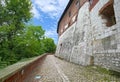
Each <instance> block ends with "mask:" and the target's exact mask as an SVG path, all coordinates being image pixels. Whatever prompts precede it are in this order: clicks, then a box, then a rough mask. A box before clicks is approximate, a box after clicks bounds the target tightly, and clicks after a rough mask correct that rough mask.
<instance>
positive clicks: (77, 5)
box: [75, 0, 80, 8]
mask: <svg viewBox="0 0 120 82" xmlns="http://www.w3.org/2000/svg"><path fill="white" fill-rule="evenodd" d="M75 4H76V7H77V8H79V6H80V3H79V1H78V0H77V1H76V3H75Z"/></svg>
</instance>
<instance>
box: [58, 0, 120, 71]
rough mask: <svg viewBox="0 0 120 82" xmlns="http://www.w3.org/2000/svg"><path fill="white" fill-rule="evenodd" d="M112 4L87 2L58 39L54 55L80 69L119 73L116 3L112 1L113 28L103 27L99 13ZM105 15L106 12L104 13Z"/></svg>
mask: <svg viewBox="0 0 120 82" xmlns="http://www.w3.org/2000/svg"><path fill="white" fill-rule="evenodd" d="M111 1H113V0H99V1H98V3H97V4H96V5H95V6H94V8H93V9H92V10H91V11H89V6H90V5H89V2H86V3H85V4H84V5H83V6H82V7H81V8H80V10H79V13H78V18H77V22H76V23H74V24H73V25H72V26H71V27H69V29H68V30H66V31H65V32H64V33H63V34H62V35H61V36H60V38H59V41H58V46H57V51H56V55H57V56H59V57H61V58H64V59H66V60H68V61H70V62H74V63H77V64H80V65H91V64H94V65H99V66H103V67H105V68H108V69H112V70H115V71H119V72H120V37H119V36H120V12H119V11H120V8H119V7H120V2H119V0H114V3H113V8H114V13H115V18H116V24H114V25H112V26H109V27H108V26H107V25H106V20H105V19H103V18H102V16H103V15H102V14H101V13H100V10H101V9H102V8H103V7H104V6H106V5H107V3H109V2H111ZM108 13H109V12H108Z"/></svg>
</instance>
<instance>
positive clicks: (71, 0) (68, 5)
mask: <svg viewBox="0 0 120 82" xmlns="http://www.w3.org/2000/svg"><path fill="white" fill-rule="evenodd" d="M72 2H73V0H69V2H68V4H67V6H66V8H65V10H64V11H63V14H62V15H61V17H60V20H59V21H58V25H57V33H58V30H59V25H60V22H61V20H62V18H63V17H64V15H65V13H66V12H67V10H68V8H69V7H70V5H71V4H72Z"/></svg>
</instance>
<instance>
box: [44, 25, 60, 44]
mask: <svg viewBox="0 0 120 82" xmlns="http://www.w3.org/2000/svg"><path fill="white" fill-rule="evenodd" d="M45 36H47V37H50V38H52V39H54V41H55V43H57V37H58V35H57V33H56V28H55V27H51V28H50V29H49V30H46V32H45Z"/></svg>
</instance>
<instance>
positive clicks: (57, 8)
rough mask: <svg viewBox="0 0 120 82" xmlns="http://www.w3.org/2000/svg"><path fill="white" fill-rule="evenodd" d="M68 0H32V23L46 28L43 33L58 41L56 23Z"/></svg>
mask: <svg viewBox="0 0 120 82" xmlns="http://www.w3.org/2000/svg"><path fill="white" fill-rule="evenodd" d="M68 1H69V0H32V5H33V7H32V10H31V12H32V13H33V15H34V16H33V18H32V20H31V23H32V24H33V25H40V26H42V27H43V29H44V30H46V32H45V35H46V36H47V37H51V38H53V39H54V41H55V43H57V41H58V35H57V31H56V30H57V23H58V21H59V18H60V17H61V14H62V13H63V11H64V9H65V7H66V5H67V3H68Z"/></svg>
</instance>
